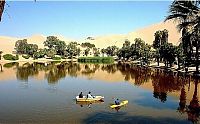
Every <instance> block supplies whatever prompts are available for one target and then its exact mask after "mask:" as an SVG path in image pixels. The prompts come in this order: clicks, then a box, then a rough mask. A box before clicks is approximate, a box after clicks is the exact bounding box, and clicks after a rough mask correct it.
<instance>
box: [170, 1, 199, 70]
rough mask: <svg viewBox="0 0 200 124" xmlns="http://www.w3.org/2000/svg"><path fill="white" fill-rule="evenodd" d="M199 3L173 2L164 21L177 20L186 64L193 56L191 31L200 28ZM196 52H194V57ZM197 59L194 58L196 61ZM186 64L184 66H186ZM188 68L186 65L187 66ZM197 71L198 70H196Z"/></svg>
mask: <svg viewBox="0 0 200 124" xmlns="http://www.w3.org/2000/svg"><path fill="white" fill-rule="evenodd" d="M199 3H200V2H199V1H198V0H197V1H191V0H185V1H178V0H176V1H174V2H173V3H172V4H171V6H170V14H169V15H168V16H167V18H166V20H171V19H173V20H177V21H178V22H179V23H178V25H177V28H178V29H179V31H182V38H181V41H182V44H183V45H182V46H183V53H184V54H185V55H186V61H187V63H188V62H190V60H191V57H192V54H193V46H192V42H191V40H190V37H191V31H192V32H194V31H195V30H194V29H195V27H196V29H198V28H199V27H200V25H199V23H200V19H199V18H200V17H199V16H200V14H199V13H200V9H199ZM197 55H198V51H196V57H197ZM197 59H198V58H196V61H197ZM187 63H186V64H187ZM187 66H188V65H187ZM197 71H198V70H197Z"/></svg>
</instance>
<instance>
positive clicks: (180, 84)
mask: <svg viewBox="0 0 200 124" xmlns="http://www.w3.org/2000/svg"><path fill="white" fill-rule="evenodd" d="M6 69H13V70H15V73H16V78H17V79H18V80H20V81H23V82H27V83H23V84H25V85H24V87H28V80H29V78H30V77H34V76H41V75H42V76H43V79H46V80H47V82H48V83H49V86H51V87H50V88H49V89H50V90H52V91H54V90H55V89H57V87H56V85H55V84H56V83H58V82H59V80H61V79H63V78H65V77H67V76H70V77H78V76H85V77H88V78H89V79H92V78H94V79H95V77H97V76H99V77H105V75H108V74H110V75H109V76H111V75H114V74H117V73H120V75H121V77H122V78H123V79H122V80H123V81H128V82H131V83H133V84H134V85H135V86H141V87H142V86H146V84H149V83H150V84H151V86H152V87H151V88H152V89H151V90H152V94H150V95H151V96H152V97H154V98H155V99H156V101H159V102H161V103H163V104H164V103H166V101H167V100H168V94H170V93H179V94H178V96H179V103H178V105H177V106H175V107H176V110H177V112H178V113H180V114H183V115H184V114H187V119H188V120H189V121H191V122H192V123H197V122H198V121H199V116H200V105H199V98H198V97H199V96H198V95H199V94H198V85H199V82H200V80H199V79H198V78H195V77H191V76H189V75H185V74H182V73H175V72H171V71H168V70H165V69H157V68H148V67H139V66H136V65H131V64H122V63H118V64H108V65H106V64H79V63H73V62H61V63H56V62H47V63H36V62H34V63H23V64H19V63H7V64H4V65H3V67H2V65H1V64H0V72H3V70H6ZM101 72H103V73H101ZM109 78H111V77H109ZM114 78H117V77H114ZM107 80H109V79H108V78H107ZM191 83H194V89H190V85H191ZM187 87H188V89H187ZM187 90H188V91H187ZM190 90H193V95H192V98H187V93H188V92H189V91H190ZM188 100H189V102H187V101H188ZM143 102H144V101H143ZM77 104H78V105H79V106H81V107H83V106H89V107H90V106H91V103H89V104H88V103H84V104H83V103H77ZM93 104H96V103H92V105H93ZM141 105H142V104H141ZM143 105H144V104H143ZM144 106H145V105H144ZM147 106H148V105H147ZM149 106H150V105H149ZM105 114H106V116H107V113H105ZM91 116H92V117H93V116H94V115H91ZM102 116H104V115H102ZM161 120H162V119H161ZM85 121H86V122H88V121H89V122H90V120H87V119H86V120H85ZM108 121H109V120H108ZM154 121H155V120H152V122H154ZM116 122H118V120H116Z"/></svg>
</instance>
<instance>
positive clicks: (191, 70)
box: [0, 57, 200, 76]
mask: <svg viewBox="0 0 200 124" xmlns="http://www.w3.org/2000/svg"><path fill="white" fill-rule="evenodd" d="M64 61H66V62H78V59H61V60H52V59H46V58H39V59H35V60H34V59H32V58H29V59H24V58H22V57H20V59H19V60H0V65H2V64H6V63H14V62H20V63H26V62H30V63H32V62H38V63H47V62H64ZM119 62H121V63H123V64H133V65H137V66H139V67H148V68H155V69H156V68H157V69H161V70H164V69H167V70H168V71H171V72H173V73H178V72H181V73H184V74H186V72H185V70H184V69H183V68H182V69H180V70H177V69H178V66H177V65H174V66H172V67H165V64H164V63H162V62H160V64H159V66H158V65H157V62H152V63H151V64H149V65H141V64H138V62H139V61H128V62H122V61H120V60H118V61H114V62H113V63H114V64H117V63H119ZM105 64H106V63H105ZM195 71H196V67H188V72H187V75H193V73H194V72H195ZM198 76H200V75H198Z"/></svg>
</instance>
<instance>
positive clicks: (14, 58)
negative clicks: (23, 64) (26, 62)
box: [3, 54, 19, 60]
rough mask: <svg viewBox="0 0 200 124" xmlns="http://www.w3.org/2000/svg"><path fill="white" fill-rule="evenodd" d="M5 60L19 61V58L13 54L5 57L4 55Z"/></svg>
mask: <svg viewBox="0 0 200 124" xmlns="http://www.w3.org/2000/svg"><path fill="white" fill-rule="evenodd" d="M3 58H4V59H5V60H18V59H19V56H18V55H16V56H13V55H12V54H5V55H3Z"/></svg>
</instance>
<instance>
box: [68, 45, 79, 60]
mask: <svg viewBox="0 0 200 124" xmlns="http://www.w3.org/2000/svg"><path fill="white" fill-rule="evenodd" d="M77 45H78V44H77V42H70V43H69V44H68V45H67V49H66V51H67V56H69V57H70V58H72V57H73V56H77V55H79V54H80V49H79V48H78V47H77Z"/></svg>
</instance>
